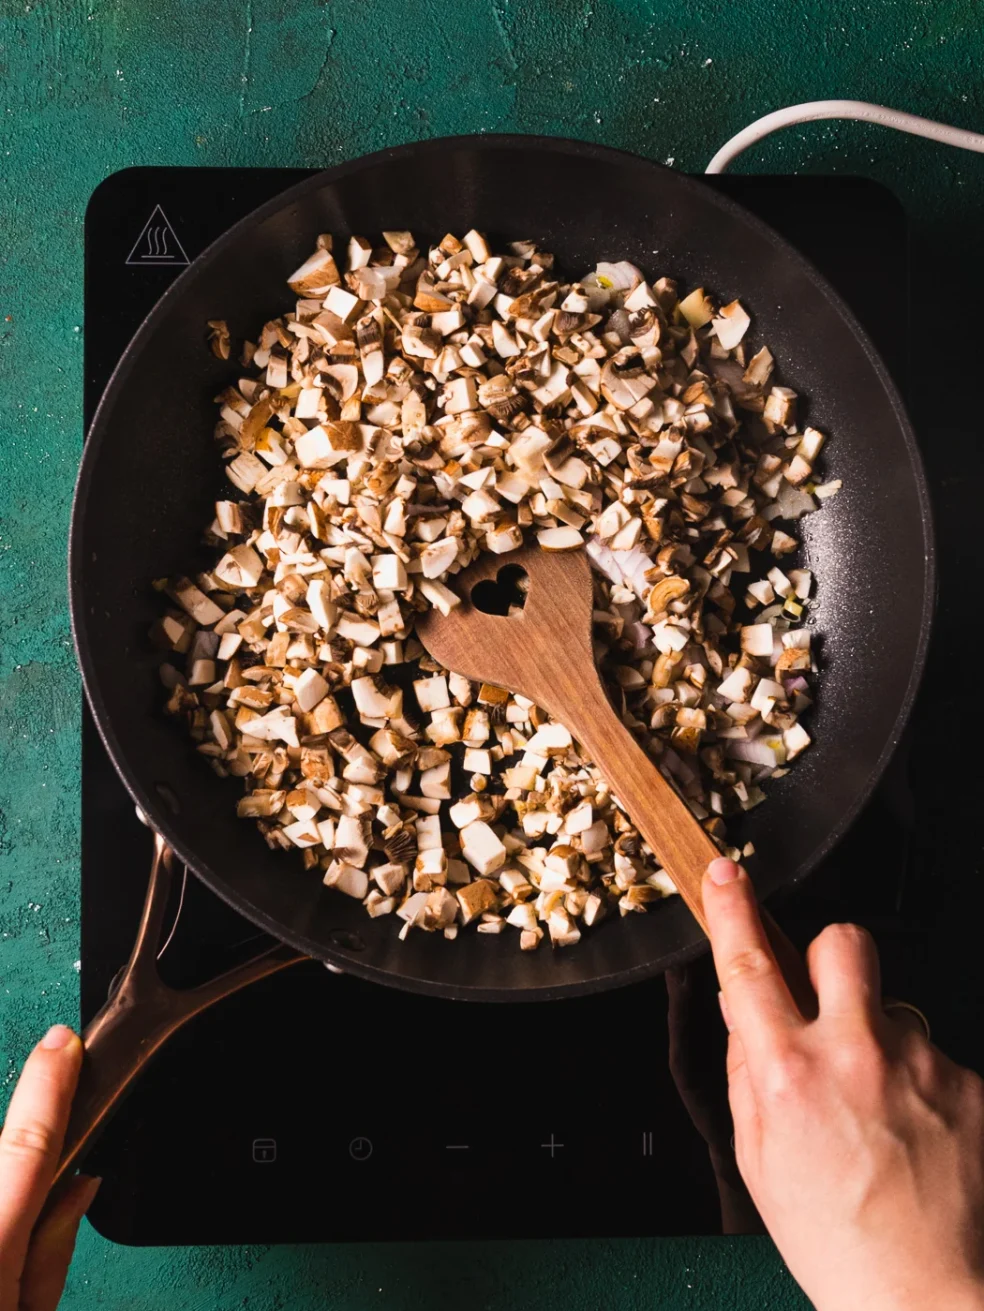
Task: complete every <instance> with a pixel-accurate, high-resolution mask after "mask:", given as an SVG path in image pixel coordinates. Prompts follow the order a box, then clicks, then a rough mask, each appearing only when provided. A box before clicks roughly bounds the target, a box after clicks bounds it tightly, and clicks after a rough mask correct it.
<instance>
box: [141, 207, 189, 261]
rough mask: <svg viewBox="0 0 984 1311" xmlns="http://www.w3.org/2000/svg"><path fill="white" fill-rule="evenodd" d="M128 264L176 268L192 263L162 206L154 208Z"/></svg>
mask: <svg viewBox="0 0 984 1311" xmlns="http://www.w3.org/2000/svg"><path fill="white" fill-rule="evenodd" d="M126 262H127V264H173V265H174V266H175V267H177V266H178V265H181V264H189V263H190V262H191V261H190V260H189V259H188V256H187V255H186V254H185V249H184V246H182V244H181V242H180V241H179V240H178V237H177V233H176V232H175V231H174V228H172V227H171V224H170V222H169V221H168V218H167V215H166V214H165V213H164V211H163V210H162V209H161V207H160V205H155V206H154V212H153V213H152V214H151V216H150V218H149V219H148V220H147V222H146V223H145V224H144V226H143V230H142V231H141V233H140V236H139V237H137V240H136V242H135V243H134V246H133V249H132V250H131V251H130V254H129V255H128V256H127V261H126Z"/></svg>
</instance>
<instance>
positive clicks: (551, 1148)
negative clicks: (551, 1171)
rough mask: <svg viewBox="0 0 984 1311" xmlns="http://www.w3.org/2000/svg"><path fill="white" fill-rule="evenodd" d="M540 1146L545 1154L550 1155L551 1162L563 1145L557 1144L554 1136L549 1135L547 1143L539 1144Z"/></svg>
mask: <svg viewBox="0 0 984 1311" xmlns="http://www.w3.org/2000/svg"><path fill="white" fill-rule="evenodd" d="M540 1146H541V1147H542V1148H543V1150H544V1151H545V1152H549V1153H550V1159H551V1161H552V1160H553V1159H554V1157H555V1156H556V1155H557V1153H558V1152H559V1151H560V1149H561V1148H562V1147H563V1146H564V1144H563V1143H559V1142H558V1141H557V1137H556V1135H555V1134H551V1135H550V1141H549V1142H548V1143H541V1144H540Z"/></svg>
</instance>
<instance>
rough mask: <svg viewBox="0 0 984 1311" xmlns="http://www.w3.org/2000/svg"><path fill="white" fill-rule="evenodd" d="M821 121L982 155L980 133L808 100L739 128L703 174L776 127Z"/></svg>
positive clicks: (857, 103)
mask: <svg viewBox="0 0 984 1311" xmlns="http://www.w3.org/2000/svg"><path fill="white" fill-rule="evenodd" d="M825 118H853V119H857V120H859V121H860V122H863V123H880V124H881V126H882V127H891V128H894V129H895V130H896V132H908V133H910V134H911V135H912V136H916V137H927V138H928V139H929V140H930V141H939V142H941V143H942V144H943V145H946V146H957V147H958V148H959V149H960V150H974V151H976V152H977V153H978V154H984V133H981V132H967V131H966V130H965V129H964V128H959V127H948V126H947V124H946V123H935V122H934V121H933V120H932V119H931V118H920V117H919V115H918V114H905V113H903V112H902V111H901V110H898V109H886V108H885V107H884V106H883V105H870V104H868V102H867V101H865V100H809V101H807V102H806V103H805V104H802V105H788V106H787V107H786V108H785V109H777V110H776V111H775V112H774V113H772V114H766V115H765V116H764V117H763V118H757V119H756V120H755V122H754V123H749V125H748V127H746V128H742V130H741V131H740V132H738V133H736V134H735V136H733V137H732V138H731V140H730V141H726V142H725V143H724V145H723V146H722V147H721V149H720V150H719V151H718V152H717V154H716V155H715V156H714V158H713V159H712V160H711V162H710V163H709V164H708V166H707V168H706V169H705V170H704V172H705V173H723V172H724V171H725V169H726V168H727V167H728V165H729V164H731V163H733V162H734V160H736V159H737V158H738V156H739V155H740V154H742V152H743V151H745V150H747V149H748V148H749V146H754V145H755V143H756V142H757V141H761V140H762V138H763V137H767V136H769V135H770V134H771V133H773V132H777V131H779V129H780V128H784V127H792V126H793V125H794V124H795V123H814V122H817V121H818V120H820V119H825Z"/></svg>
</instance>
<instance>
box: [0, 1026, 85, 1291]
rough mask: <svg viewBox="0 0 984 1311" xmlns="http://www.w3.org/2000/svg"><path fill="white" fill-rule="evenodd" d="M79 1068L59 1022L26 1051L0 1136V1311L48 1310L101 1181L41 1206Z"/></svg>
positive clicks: (81, 1180)
mask: <svg viewBox="0 0 984 1311" xmlns="http://www.w3.org/2000/svg"><path fill="white" fill-rule="evenodd" d="M81 1066H82V1043H81V1042H80V1040H79V1038H78V1037H77V1036H76V1035H75V1034H74V1033H73V1032H72V1030H71V1029H68V1028H66V1027H65V1025H63V1024H56V1025H55V1026H54V1028H52V1029H49V1030H48V1032H47V1033H46V1034H45V1036H44V1037H43V1038H42V1039H41V1041H40V1042H39V1043H38V1045H37V1046H36V1047H35V1048H34V1050H33V1051H32V1052H31V1054H30V1056H29V1057H28V1058H27V1061H26V1063H25V1065H24V1069H23V1071H22V1073H21V1077H20V1079H19V1080H18V1082H17V1087H16V1088H15V1089H14V1095H13V1097H12V1098H11V1101H10V1107H9V1109H8V1111H7V1119H6V1120H5V1122H4V1126H3V1130H2V1131H0V1311H55V1307H57V1305H58V1300H59V1298H60V1297H61V1294H62V1288H63V1287H64V1284H65V1276H66V1275H67V1273H68V1266H69V1262H70V1261H71V1259H72V1251H73V1249H74V1247H75V1235H76V1233H77V1232H78V1227H79V1224H80V1223H81V1220H82V1217H83V1215H84V1214H85V1212H86V1210H87V1209H88V1207H89V1203H90V1202H91V1201H92V1199H93V1198H94V1197H95V1195H96V1190H97V1189H98V1187H99V1183H100V1180H98V1179H91V1178H88V1177H87V1176H85V1175H78V1176H76V1177H75V1178H74V1179H73V1180H72V1181H71V1183H70V1184H69V1186H68V1188H67V1189H66V1190H65V1192H64V1193H62V1195H61V1196H60V1197H59V1199H58V1201H57V1202H56V1204H55V1205H54V1206H53V1207H51V1209H50V1210H48V1211H46V1213H45V1214H44V1216H43V1217H42V1215H41V1212H42V1209H43V1208H44V1204H45V1201H46V1199H47V1196H48V1190H49V1189H50V1188H51V1183H52V1180H53V1179H54V1176H55V1169H56V1167H57V1165H58V1157H59V1153H60V1152H61V1148H62V1140H63V1139H64V1137H65V1127H66V1125H67V1124H68V1113H69V1109H70V1107H71V1105H72V1096H73V1094H74V1092H75V1085H76V1084H77V1082H78V1078H79V1070H80V1069H81Z"/></svg>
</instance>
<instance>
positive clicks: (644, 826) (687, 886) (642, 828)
mask: <svg viewBox="0 0 984 1311" xmlns="http://www.w3.org/2000/svg"><path fill="white" fill-rule="evenodd" d="M572 713H573V716H574V718H576V719H577V720H579V722H573V719H572ZM564 718H565V719H566V720H567V721H568V724H569V726H570V728H571V731H572V732H573V733H574V736H575V737H576V738H577V739H578V741H579V742H581V743H582V744H583V746H584V748H585V750H586V751H587V753H588V755H589V756H590V757H591V759H592V760H593V761H594V762H595V764H596V765H597V766H598V768H599V769H600V770H601V772H602V773H603V774H604V776H605V778H606V779H607V780H608V782H609V783H610V784H611V788H612V791H613V792H614V793H615V795H616V796H617V797H618V799H619V801H620V802H621V803H622V805H623V806H624V807H625V809H626V810H627V811H628V812H629V815H630V816H631V818H632V822H633V823H634V824H635V825H636V827H637V828H638V829H639V832H640V833H641V834H642V836H643V837H644V838H645V840H646V842H647V843H648V844H649V846H650V847H651V848H652V849H653V852H654V853H655V855H656V858H657V860H658V861H659V862H660V864H661V865H662V866H663V868H664V869H665V870H666V872H667V874H669V876H670V878H671V879H672V880H673V882H674V883H675V884H676V886H677V889H678V890H679V893H680V896H681V897H682V898H683V899H684V901H685V902H686V903H687V905H688V906H689V907H690V909H691V911H692V912H693V915H694V918H695V919H696V921H697V923H698V924H699V925H700V927H701V928H702V929H703V930H704V932H705V933H706V932H707V921H706V919H705V918H704V907H703V903H702V901H701V892H700V889H701V881H702V879H703V877H704V871H705V870H706V869H707V866H708V865H709V864H710V862H711V861H712V860H713V859H714V858H715V857H716V856H720V854H721V852H720V851H719V850H718V848H717V846H715V844H714V841H713V839H712V838H711V837H710V836H709V835H708V834H707V833H705V832H704V830H703V829H702V828H701V826H700V824H699V822H698V821H697V820H696V819H695V818H694V816H693V814H692V813H691V811H690V808H689V807H688V806H687V804H686V802H685V801H683V800H682V799H681V798H680V796H679V794H678V793H677V792H676V791H675V789H674V788H673V787H672V785H671V784H669V783H668V782H667V781H666V779H665V778H664V777H663V775H662V774H661V773H660V772H659V769H658V768H657V766H656V765H655V764H654V762H653V761H652V760H651V759H650V758H649V756H647V755H646V753H645V751H644V750H643V749H642V747H641V746H640V745H639V743H638V742H637V741H636V740H635V738H634V737H633V736H632V734H631V733H630V732H629V730H628V729H627V728H626V727H625V725H624V724H623V723H622V721H621V720H620V719H619V717H618V715H616V713H615V711H614V710H613V709H612V707H611V705H610V703H609V701H608V698H607V696H606V695H605V693H604V690H603V689H602V688H601V686H600V685H599V687H598V690H597V694H596V695H595V696H593V697H591V698H590V708H589V712H588V713H586V714H584V715H583V716H579V715H578V714H577V709H576V707H572V708H569V709H568V710H567V712H566V714H565V716H564Z"/></svg>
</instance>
